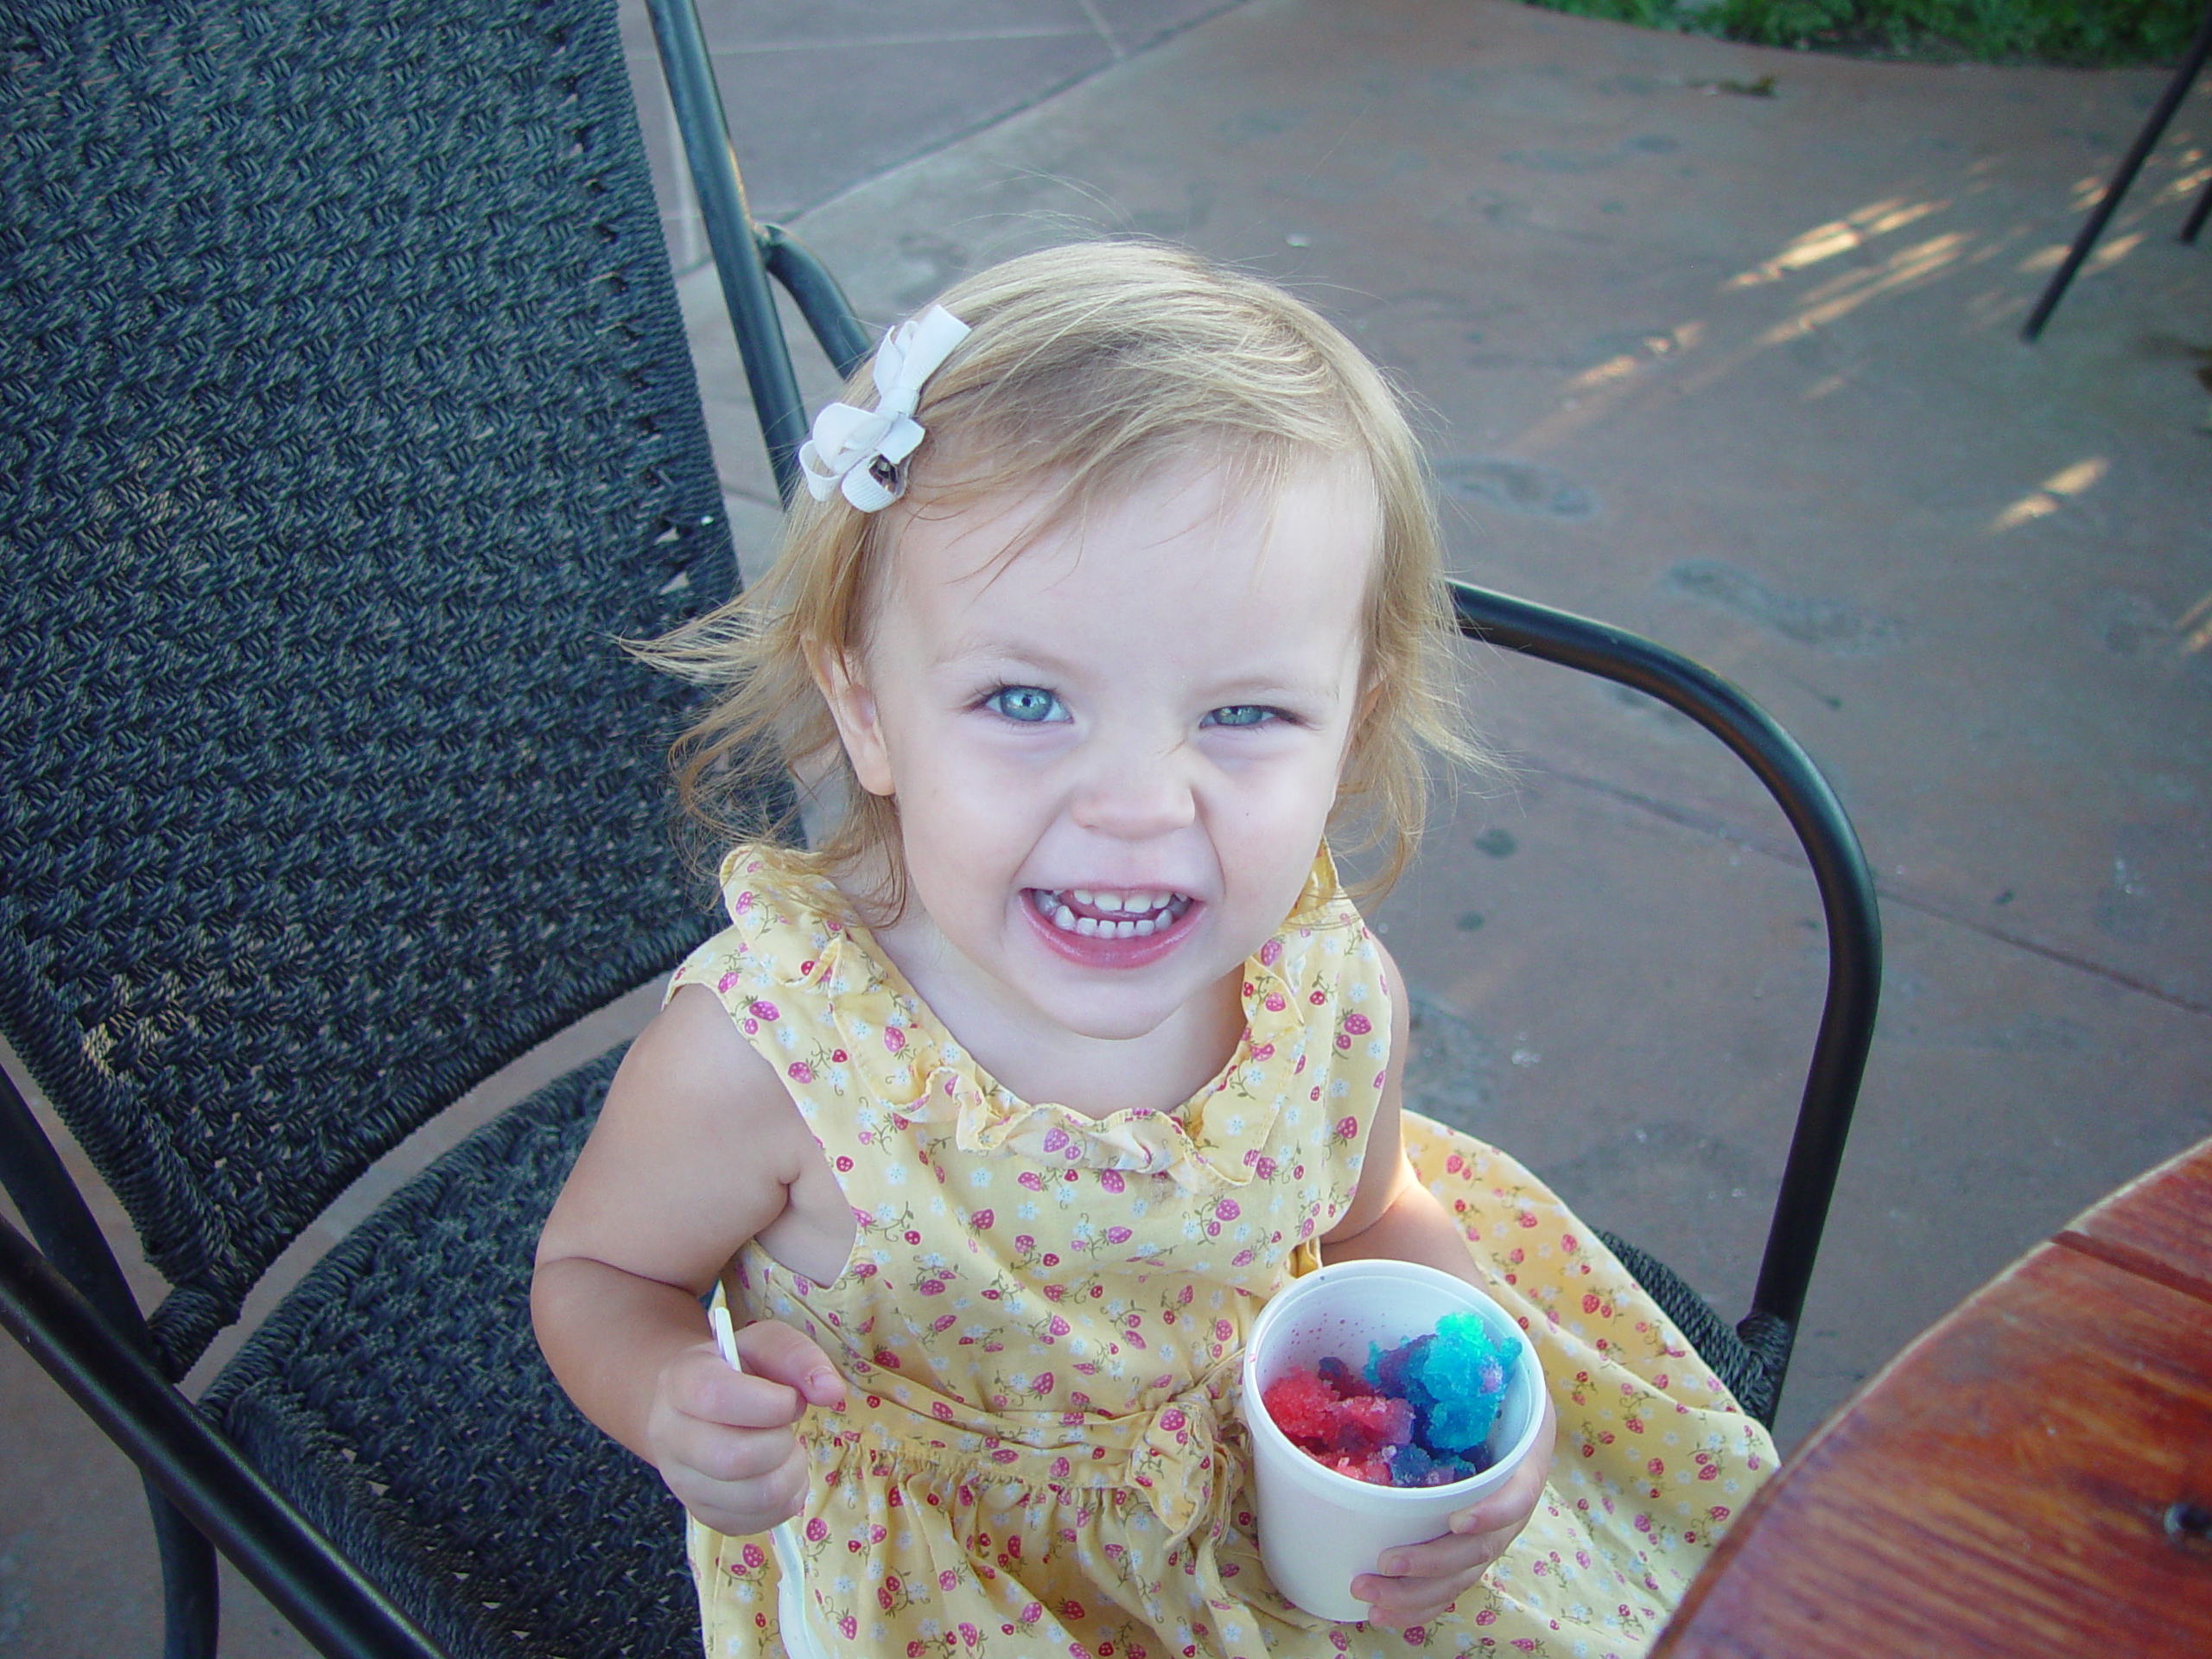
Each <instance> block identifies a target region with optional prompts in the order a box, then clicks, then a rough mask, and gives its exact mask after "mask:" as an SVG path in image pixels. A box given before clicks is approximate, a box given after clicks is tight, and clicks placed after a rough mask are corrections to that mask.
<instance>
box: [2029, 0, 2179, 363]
mask: <svg viewBox="0 0 2212 1659" xmlns="http://www.w3.org/2000/svg"><path fill="white" fill-rule="evenodd" d="M2208 56H2212V0H2207V3H2206V5H2205V8H2204V17H2203V20H2202V22H2199V23H2198V24H2197V25H2196V36H2195V37H2194V38H2193V39H2192V40H2191V41H2190V43H2189V46H2188V48H2187V49H2185V50H2184V51H2183V53H2182V56H2181V63H2180V66H2179V67H2177V68H2176V69H2175V71H2174V74H2173V79H2171V80H2169V81H2168V82H2167V83H2166V89H2165V91H2164V92H2161V93H2160V94H2159V95H2158V103H2157V104H2156V105H2152V110H2151V114H2150V118H2148V119H2147V120H2145V122H2144V123H2143V128H2142V130H2141V131H2139V132H2138V133H2137V134H2136V135H2135V142H2134V143H2132V144H2130V145H2129V146H2128V149H2127V154H2126V156H2122V157H2121V158H2120V166H2119V168H2117V169H2115V170H2114V172H2113V175H2112V182H2111V183H2109V184H2107V186H2105V189H2104V194H2102V195H2101V196H2100V197H2098V198H2097V205H2096V206H2095V207H2093V208H2091V209H2090V210H2089V217H2088V219H2086V220H2085V221H2083V223H2082V228H2081V231H2080V232H2079V233H2077V234H2076V235H2075V238H2074V245H2073V246H2072V247H2070V248H2069V249H2068V250H2067V251H2066V257H2065V259H2064V260H2063V261H2062V262H2061V263H2060V264H2059V267H2058V269H2057V270H2055V271H2053V272H2052V273H2051V276H2050V282H2048V283H2045V284H2044V290H2043V294H2042V296H2041V297H2040V298H2038V299H2037V301H2036V304H2035V309H2034V310H2032V311H2031V312H2030V313H2029V314H2028V320H2027V321H2026V322H2024V324H2022V325H2021V327H2020V337H2021V338H2022V339H2024V340H2035V339H2037V337H2038V336H2040V335H2041V334H2042V333H2043V330H2044V324H2045V323H2047V322H2049V321H2050V314H2051V313H2052V312H2054V311H2056V309H2058V302H2059V301H2060V300H2062V299H2063V298H2064V297H2065V296H2066V290H2067V289H2068V288H2069V287H2070V286H2072V284H2073V282H2074V277H2075V274H2076V273H2077V272H2079V271H2080V270H2081V269H2082V262H2083V261H2084V260H2086V259H2087V258H2088V257H2089V251H2090V250H2091V249H2092V248H2094V247H2095V246H2096V245H2097V238H2099V237H2101V236H2102V235H2103V234H2104V230H2105V226H2106V225H2107V223H2108V222H2109V221H2110V220H2111V219H2112V216H2113V214H2114V213H2117V212H2119V211H2120V199H2121V198H2122V197H2123V196H2125V195H2126V194H2127V188H2128V187H2129V186H2130V185H2132V184H2133V183H2134V182H2135V175H2137V174H2138V173H2139V172H2141V171H2142V169H2143V163H2144V162H2146V161H2148V160H2149V159H2150V156H2151V152H2152V149H2155V148H2157V146H2158V138H2159V136H2160V135H2161V134H2163V133H2164V131H2165V130H2166V124H2167V123H2168V122H2169V121H2171V120H2172V119H2173V118H2174V111H2177V110H2178V109H2180V108H2181V101H2182V99H2184V98H2187V97H2188V96H2189V89H2190V86H2192V85H2193V84H2194V83H2195V82H2196V77H2197V73H2198V72H2199V71H2200V70H2202V68H2203V67H2204V60H2205V59H2206V58H2207V57H2208ZM2206 213H2212V180H2207V181H2205V186H2204V188H2203V189H2202V191H2201V192H2200V193H2198V195H2197V198H2196V206H2195V207H2191V208H2190V210H2189V217H2188V218H2187V219H2183V221H2182V227H2181V238H2180V239H2181V240H2182V241H2183V242H2187V243H2191V244H2194V243H2195V242H2196V233H2197V232H2199V231H2201V230H2202V229H2203V228H2204V216H2205V215H2206Z"/></svg>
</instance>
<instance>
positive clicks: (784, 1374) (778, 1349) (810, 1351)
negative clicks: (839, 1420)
mask: <svg viewBox="0 0 2212 1659" xmlns="http://www.w3.org/2000/svg"><path fill="white" fill-rule="evenodd" d="M737 1351H738V1352H739V1354H740V1355H741V1356H742V1357H744V1360H745V1369H746V1370H747V1371H748V1372H749V1373H751V1374H752V1375H753V1376H763V1377H767V1378H769V1379H771V1380H772V1381H774V1382H778V1383H786V1384H788V1385H789V1386H790V1387H791V1388H793V1389H798V1392H799V1393H801V1394H803V1395H805V1396H806V1398H807V1400H808V1402H809V1403H810V1404H813V1405H817V1406H831V1405H836V1403H837V1402H840V1401H842V1399H843V1398H844V1397H845V1379H844V1378H843V1377H842V1376H840V1375H839V1374H838V1370H837V1367H836V1363H835V1362H834V1361H833V1360H831V1359H830V1357H829V1355H827V1354H825V1353H823V1351H822V1349H821V1347H820V1346H819V1345H818V1344H817V1343H816V1342H815V1341H814V1339H813V1338H811V1337H809V1336H807V1335H806V1334H805V1333H804V1332H800V1331H797V1330H794V1329H793V1328H792V1327H791V1326H790V1325H785V1323H784V1322H783V1321H782V1320H781V1319H760V1320H758V1321H756V1322H755V1323H753V1324H752V1325H747V1326H746V1327H745V1328H744V1329H743V1330H742V1331H740V1332H738V1333H737Z"/></svg>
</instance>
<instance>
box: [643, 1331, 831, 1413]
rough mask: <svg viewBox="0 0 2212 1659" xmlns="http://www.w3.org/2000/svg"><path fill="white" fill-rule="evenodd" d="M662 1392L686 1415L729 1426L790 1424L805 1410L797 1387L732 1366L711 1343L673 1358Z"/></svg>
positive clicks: (663, 1377) (665, 1397)
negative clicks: (737, 1369) (732, 1368)
mask: <svg viewBox="0 0 2212 1659" xmlns="http://www.w3.org/2000/svg"><path fill="white" fill-rule="evenodd" d="M662 1397H663V1398H664V1399H665V1400H666V1401H667V1402H668V1403H669V1404H670V1405H671V1406H673V1407H674V1408H676V1410H677V1413H678V1414H681V1415H683V1416H684V1417H689V1418H694V1419H696V1420H697V1421H700V1422H702V1423H709V1424H720V1425H723V1426H725V1427H731V1428H788V1427H790V1426H791V1424H793V1423H795V1422H797V1421H798V1420H799V1419H800V1418H801V1417H802V1416H804V1414H805V1412H806V1402H805V1401H804V1399H802V1398H801V1397H800V1396H799V1395H798V1393H797V1392H796V1391H795V1390H793V1389H791V1388H790V1387H788V1386H787V1385H785V1383H779V1382H777V1381H776V1380H775V1379H773V1378H772V1377H766V1376H752V1375H750V1374H749V1373H741V1372H738V1371H734V1370H731V1369H730V1368H729V1366H728V1364H726V1363H724V1362H723V1359H722V1357H721V1355H720V1354H719V1353H717V1352H715V1350H714V1348H713V1346H712V1345H711V1344H701V1345H700V1346H698V1347H696V1348H691V1349H687V1350H686V1351H684V1352H683V1353H681V1354H679V1355H677V1357H676V1358H674V1359H673V1360H671V1361H670V1362H669V1365H668V1369H667V1370H666V1371H665V1372H664V1373H663V1375H662Z"/></svg>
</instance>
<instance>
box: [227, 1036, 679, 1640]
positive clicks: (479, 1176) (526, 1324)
mask: <svg viewBox="0 0 2212 1659" xmlns="http://www.w3.org/2000/svg"><path fill="white" fill-rule="evenodd" d="M619 1059H620V1052H619V1051H618V1052H614V1053H610V1054H608V1055H606V1056H604V1057H602V1058H600V1059H598V1060H596V1061H594V1062H593V1063H592V1064H590V1065H586V1066H583V1067H581V1068H579V1069H578V1070H576V1071H572V1072H570V1073H569V1074H568V1075H567V1076H566V1077H562V1078H560V1079H558V1080H557V1081H556V1082H554V1083H552V1084H548V1085H547V1086H546V1087H545V1088H543V1089H542V1090H538V1091H537V1093H536V1094H534V1095H532V1096H531V1097H530V1098H529V1099H527V1100H525V1101H524V1102H522V1103H520V1104H518V1105H517V1106H515V1107H514V1108H513V1109H511V1110H509V1111H508V1112H506V1113H505V1114H504V1115H502V1116H500V1117H499V1118H498V1119H497V1120H496V1121H494V1122H492V1123H490V1124H487V1125H486V1127H485V1128H481V1129H480V1130H478V1131H477V1132H476V1133H475V1134H474V1135H471V1136H470V1137H469V1138H468V1139H467V1141H463V1142H462V1143H461V1145H460V1146H458V1147H455V1148H454V1150H453V1151H452V1152H450V1153H448V1154H447V1155H446V1156H445V1157H443V1158H442V1159H440V1160H438V1161H437V1162H436V1163H435V1164H434V1165H433V1166H431V1167H430V1168H429V1169H428V1170H426V1171H425V1172H424V1173H423V1174H421V1175H420V1176H418V1177H416V1179H414V1180H413V1181H411V1182H410V1183H409V1184H408V1185H406V1186H404V1187H403V1188H402V1189H401V1190H400V1191H399V1192H396V1193H395V1194H393V1195H392V1197H391V1198H390V1199H389V1200H387V1201H386V1202H385V1204H384V1205H382V1206H381V1207H380V1208H379V1209H378V1211H376V1212H375V1214H374V1215H373V1216H372V1217H370V1218H369V1219H368V1220H367V1221H365V1222H364V1223H363V1224H361V1225H360V1226H359V1227H358V1228H357V1229H355V1230H353V1232H352V1233H351V1234H349V1235H348V1236H346V1239H345V1241H344V1242H343V1243H340V1245H339V1246H338V1247H337V1248H336V1249H334V1250H332V1251H331V1252H330V1253H329V1254H328V1255H327V1256H326V1257H324V1259H323V1260H322V1261H321V1262H319V1263H318V1264H317V1265H316V1266H315V1268H314V1269H313V1270H312V1271H311V1272H309V1273H308V1275H307V1277H306V1278H305V1279H304V1280H302V1282H301V1283H300V1285H299V1287H297V1288H296V1290H295V1291H294V1292H293V1293H292V1294H290V1295H289V1297H287V1298H286V1299H285V1300H284V1302H283V1305H282V1306H280V1307H279V1309H278V1310H277V1313H274V1314H273V1315H272V1316H271V1317H270V1319H268V1320H267V1321H266V1322H265V1323H264V1325H262V1326H261V1327H260V1329H259V1330H257V1332H255V1334H254V1336H253V1337H252V1338H251V1340H249V1341H248V1342H247V1343H246V1344H245V1346H244V1347H243V1348H242V1349H241V1350H240V1351H239V1352H238V1355H237V1357H235V1358H234V1359H232V1362H231V1363H230V1364H229V1365H228V1366H226V1368H225V1369H224V1370H223V1372H222V1374H221V1376H219V1377H218V1378H217V1380H216V1382H215V1383H214V1385H213V1387H212V1388H211V1389H209V1390H208V1392H207V1399H206V1402H205V1404H206V1406H207V1409H208V1410H209V1411H210V1412H211V1413H212V1414H213V1415H214V1416H215V1417H216V1419H217V1421H219V1423H220V1424H221V1426H222V1427H223V1429H224V1431H225V1432H226V1433H227V1434H229V1435H230V1436H231V1438H232V1440H234V1441H235V1442H236V1443H237V1444H238V1446H239V1447H240V1449H241V1450H242V1451H243V1452H245V1455H246V1457H247V1458H248V1459H250V1460H251V1461H252V1462H253V1463H254V1464H255V1465H257V1467H258V1468H259V1469H260V1470H261V1471H262V1472H263V1473H264V1475H265V1476H266V1477H267V1478H269V1480H270V1483H271V1484H274V1485H275V1486H277V1488H278V1489H279V1490H280V1491H283V1493H284V1494H285V1496H286V1497H289V1498H290V1499H291V1501H292V1502H293V1503H296V1504H297V1505H298V1506H299V1507H300V1509H301V1510H303V1511H304V1512H305V1513H306V1514H307V1515H308V1517H309V1518H310V1519H311V1520H312V1521H314V1522H315V1524H316V1525H317V1526H319V1527H321V1529H324V1531H325V1532H326V1533H327V1535H329V1536H330V1537H331V1539H332V1540H333V1541H334V1542H335V1543H336V1544H337V1546H338V1548H340V1550H342V1551H344V1552H345V1553H346V1554H347V1555H348V1556H349V1557H351V1558H352V1559H353V1560H354V1561H355V1562H356V1563H357V1564H358V1565H359V1567H362V1569H363V1570H364V1571H365V1573H367V1574H368V1575H369V1576H370V1577H371V1578H372V1579H373V1580H376V1581H377V1582H378V1584H379V1585H380V1586H383V1587H384V1588H385V1591H386V1592H387V1593H388V1594H390V1595H391V1597H392V1599H394V1600H395V1601H397V1602H398V1603H399V1604H400V1605H402V1606H403V1607H404V1608H405V1609H406V1610H407V1611H408V1612H409V1613H410V1615H412V1616H413V1617H414V1618H415V1619H416V1621H417V1622H418V1623H419V1624H421V1625H422V1626H423V1629H424V1630H426V1631H427V1632H428V1633H429V1635H430V1636H431V1637H432V1638H433V1639H435V1641H437V1642H438V1643H441V1644H442V1646H444V1647H445V1648H446V1649H447V1650H448V1652H449V1653H450V1654H452V1655H453V1656H454V1659H514V1656H517V1655H525V1654H526V1655H532V1656H537V1655H543V1656H546V1659H553V1656H565V1659H613V1656H619V1655H628V1654H637V1655H652V1656H655V1659H664V1656H670V1655H681V1654H685V1653H696V1651H697V1650H698V1647H699V1618H698V1605H697V1599H696V1595H695V1593H694V1592H693V1590H692V1587H691V1582H690V1574H689V1573H688V1572H687V1571H686V1569H685V1567H684V1560H683V1510H681V1508H680V1507H679V1506H678V1505H677V1503H676V1502H675V1500H674V1499H673V1498H671V1497H670V1496H669V1494H668V1492H667V1491H666V1490H665V1488H664V1487H663V1486H662V1485H661V1484H660V1482H659V1481H658V1479H656V1478H654V1476H653V1475H652V1471H650V1470H648V1469H647V1468H646V1467H645V1465H643V1464H641V1463H640V1462H639V1461H638V1459H635V1458H633V1457H632V1456H631V1455H630V1453H629V1452H626V1451H624V1450H623V1449H622V1448H621V1447H620V1446H617V1445H616V1444H615V1443H614V1442H613V1441H612V1440H609V1439H607V1436H606V1435H604V1434H602V1433H600V1431H599V1430H598V1429H596V1428H594V1427H592V1426H591V1425H590V1424H589V1423H588V1422H587V1421H585V1420H584V1419H583V1417H582V1415H581V1414H579V1413H578V1412H577V1411H576V1409H575V1407H573V1406H572V1405H570V1404H569V1402H568V1400H567V1399H566V1398H565V1397H564V1396H563V1395H562V1393H561V1392H560V1389H558V1388H557V1387H556V1384H555V1383H554V1381H553V1377H552V1375H551V1373H550V1372H549V1371H548V1370H546V1367H545V1362H544V1361H543V1359H542V1358H541V1357H539V1355H538V1351H537V1344H536V1342H535V1341H534V1340H533V1339H532V1337H531V1324H530V1278H531V1252H530V1242H531V1240H533V1239H535V1237H536V1236H537V1231H538V1229H539V1226H540V1225H541V1224H542V1223H543V1220H544V1217H545V1215H546V1212H547V1211H549V1210H550V1208H551V1207H552V1203H553V1199H554V1197H555V1195H556V1193H557V1192H559V1190H560V1186H561V1183H562V1181H563V1179H565V1178H566V1176H567V1174H568V1172H569V1166H570V1165H571V1164H573V1163H574V1162H575V1157H576V1154H577V1153H578V1151H579V1150H580V1149H581V1148H582V1145H583V1141H584V1137H585V1135H586V1134H587V1133H588V1131H589V1129H590V1128H591V1123H592V1120H593V1118H594V1116H596V1114H597V1111H598V1109H599V1103H600V1102H601V1100H602V1099H603V1098H604V1097H605V1096H606V1092H607V1083H608V1080H609V1079H610V1078H611V1077H613V1071H614V1066H615V1064H616V1062H617V1061H618V1060H619ZM549 1511H551V1512H559V1513H561V1514H563V1525H562V1527H561V1528H560V1529H559V1530H558V1531H557V1532H548V1531H543V1530H541V1529H535V1528H533V1527H532V1526H531V1524H530V1523H527V1522H524V1523H522V1524H521V1525H519V1526H518V1523H517V1522H516V1519H515V1517H517V1516H530V1515H532V1514H537V1515H540V1516H543V1515H544V1514H546V1513H548V1512H549ZM426 1599H427V1600H426Z"/></svg>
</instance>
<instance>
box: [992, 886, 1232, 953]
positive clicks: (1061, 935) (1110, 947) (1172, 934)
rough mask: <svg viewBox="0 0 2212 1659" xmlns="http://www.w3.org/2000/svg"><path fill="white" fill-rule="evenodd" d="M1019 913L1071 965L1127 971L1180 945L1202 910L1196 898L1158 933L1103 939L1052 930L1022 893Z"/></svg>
mask: <svg viewBox="0 0 2212 1659" xmlns="http://www.w3.org/2000/svg"><path fill="white" fill-rule="evenodd" d="M1020 902H1021V913H1022V914H1023V915H1025V916H1027V918H1029V925H1030V926H1031V927H1033V928H1034V929H1035V930H1036V931H1037V937H1038V938H1039V939H1041V940H1043V941H1044V944H1045V948H1046V950H1050V951H1051V952H1052V954H1053V955H1054V956H1056V957H1060V958H1061V959H1062V960H1063V961H1065V962H1071V963H1075V964H1076V965H1077V967H1079V968H1110V969H1129V968H1147V967H1150V966H1151V965H1152V964H1153V963H1155V962H1158V961H1159V960H1160V958H1161V957H1164V956H1166V954H1167V953H1168V952H1169V951H1171V950H1173V949H1175V947H1176V946H1177V945H1179V944H1182V943H1183V941H1184V939H1185V938H1187V937H1188V936H1189V934H1190V931H1191V929H1192V926H1193V925H1195V918H1196V917H1197V916H1198V912H1200V911H1202V910H1204V909H1205V905H1203V904H1202V903H1200V902H1199V901H1198V899H1192V901H1191V904H1190V907H1189V908H1188V909H1187V910H1185V912H1183V913H1182V914H1181V915H1180V916H1179V917H1177V918H1175V920H1174V923H1173V925H1171V926H1169V927H1166V928H1165V929H1163V930H1161V931H1160V932H1157V933H1148V934H1147V935H1146V936H1145V937H1144V938H1141V939H1102V938H1096V937H1095V936H1094V937H1086V936H1085V935H1084V934H1081V933H1065V932H1063V931H1060V930H1059V929H1058V928H1057V927H1054V926H1053V925H1052V923H1050V922H1048V921H1046V919H1045V918H1044V917H1042V916H1040V915H1039V914H1038V913H1037V906H1036V902H1035V900H1033V899H1031V898H1030V896H1029V894H1028V893H1022V894H1021V900H1020Z"/></svg>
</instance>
